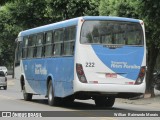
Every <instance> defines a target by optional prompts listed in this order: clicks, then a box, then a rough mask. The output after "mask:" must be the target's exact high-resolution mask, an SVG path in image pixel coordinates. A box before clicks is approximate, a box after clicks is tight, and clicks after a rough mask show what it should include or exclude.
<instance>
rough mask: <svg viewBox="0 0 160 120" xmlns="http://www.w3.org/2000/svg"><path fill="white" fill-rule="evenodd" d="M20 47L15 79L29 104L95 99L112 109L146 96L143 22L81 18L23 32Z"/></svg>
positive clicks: (121, 18)
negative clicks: (44, 100) (122, 101)
mask: <svg viewBox="0 0 160 120" xmlns="http://www.w3.org/2000/svg"><path fill="white" fill-rule="evenodd" d="M16 44H17V47H16V52H15V78H16V79H17V80H18V81H19V82H20V87H21V90H22V91H23V96H24V99H25V100H27V101H28V100H32V96H33V95H44V96H45V97H46V98H47V99H48V104H49V105H57V104H59V103H60V101H61V102H62V101H63V102H66V101H67V102H73V101H74V100H75V99H80V100H87V99H92V100H94V102H95V105H97V106H106V107H112V106H113V105H114V103H115V99H116V98H125V99H128V98H134V97H138V96H142V95H143V94H144V92H145V88H146V81H145V76H146V41H145V28H144V22H143V21H142V20H138V19H132V18H123V17H111V16H83V17H77V18H73V19H69V20H65V21H61V22H57V23H53V24H49V25H45V26H40V27H36V28H33V29H29V30H25V31H21V32H20V33H19V35H18V37H17V39H16ZM63 102H62V103H63Z"/></svg>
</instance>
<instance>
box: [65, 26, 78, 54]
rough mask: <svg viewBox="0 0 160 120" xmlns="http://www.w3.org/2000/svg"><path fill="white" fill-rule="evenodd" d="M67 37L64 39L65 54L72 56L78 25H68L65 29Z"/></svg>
mask: <svg viewBox="0 0 160 120" xmlns="http://www.w3.org/2000/svg"><path fill="white" fill-rule="evenodd" d="M65 35H66V36H65V39H64V53H63V55H66V56H68V55H69V56H70V55H73V54H74V44H75V37H76V27H75V26H72V27H68V28H66V30H65Z"/></svg>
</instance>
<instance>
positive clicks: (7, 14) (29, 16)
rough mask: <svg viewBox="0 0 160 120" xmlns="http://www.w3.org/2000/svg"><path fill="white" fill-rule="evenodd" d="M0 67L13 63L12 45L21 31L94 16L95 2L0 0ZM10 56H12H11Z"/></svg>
mask: <svg viewBox="0 0 160 120" xmlns="http://www.w3.org/2000/svg"><path fill="white" fill-rule="evenodd" d="M0 5H1V6H0V31H1V32H0V64H5V65H9V64H11V63H10V62H11V61H13V60H14V49H15V46H14V41H15V39H16V37H17V36H18V33H19V32H20V31H22V30H26V29H29V28H34V27H38V26H41V25H45V24H50V23H54V22H57V21H61V20H64V19H69V18H73V17H79V16H84V15H98V5H99V2H98V0H76V1H75V0H40V1H37V0H5V1H4V0H1V1H0ZM11 53H12V54H11Z"/></svg>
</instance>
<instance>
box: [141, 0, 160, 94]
mask: <svg viewBox="0 0 160 120" xmlns="http://www.w3.org/2000/svg"><path fill="white" fill-rule="evenodd" d="M141 2H142V4H141V14H142V18H143V19H144V21H145V25H146V31H147V33H146V37H147V46H148V72H147V78H148V79H147V91H148V92H151V93H152V97H154V90H153V87H152V84H153V71H154V68H155V65H156V60H157V57H158V54H159V52H160V35H159V34H160V28H159V26H160V17H159V15H160V9H159V8H160V1H157V0H147V1H146V0H141Z"/></svg>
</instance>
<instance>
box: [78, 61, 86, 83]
mask: <svg viewBox="0 0 160 120" xmlns="http://www.w3.org/2000/svg"><path fill="white" fill-rule="evenodd" d="M76 72H77V76H78V78H79V81H80V82H82V83H87V80H86V76H85V74H84V71H83V67H82V64H78V63H77V64H76Z"/></svg>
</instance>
